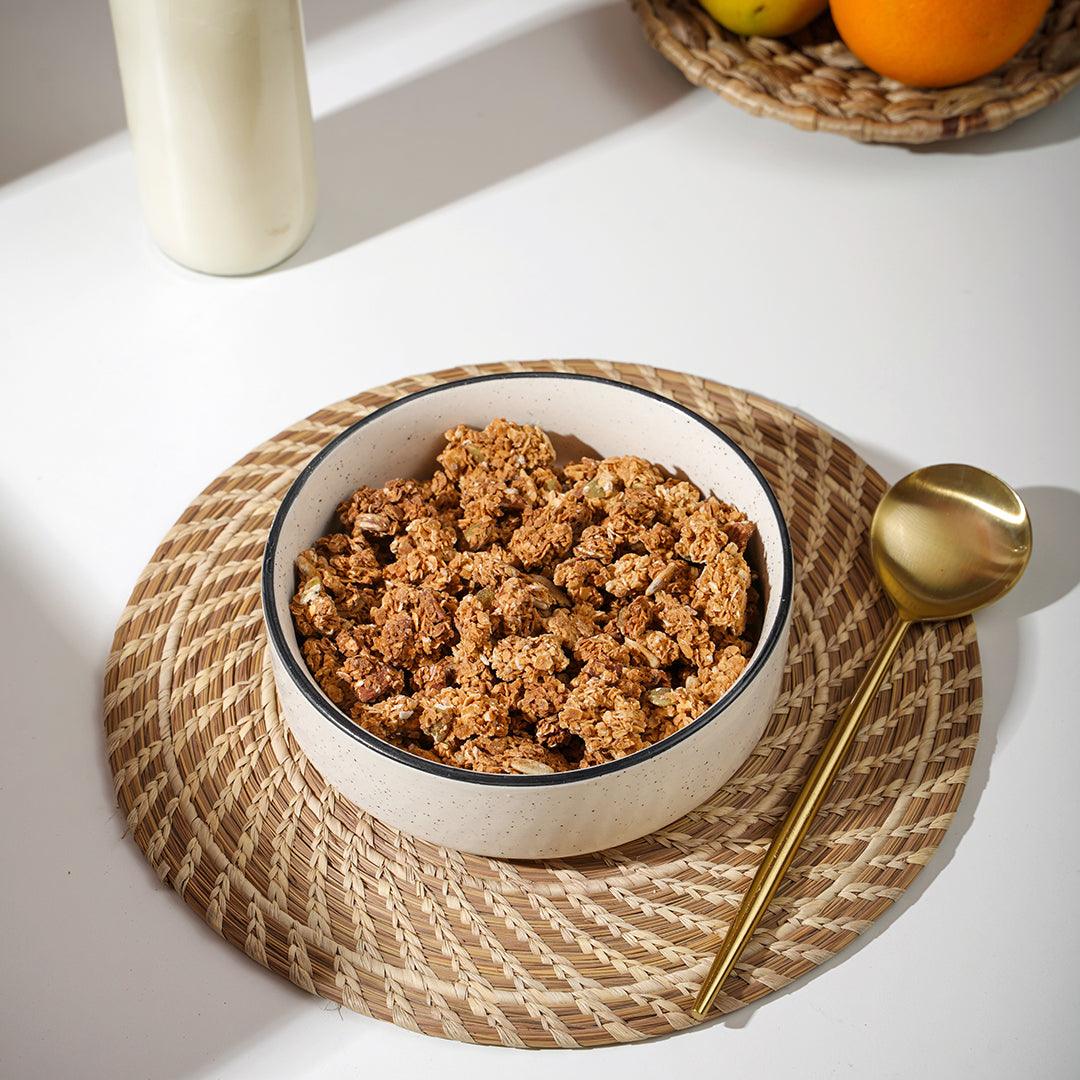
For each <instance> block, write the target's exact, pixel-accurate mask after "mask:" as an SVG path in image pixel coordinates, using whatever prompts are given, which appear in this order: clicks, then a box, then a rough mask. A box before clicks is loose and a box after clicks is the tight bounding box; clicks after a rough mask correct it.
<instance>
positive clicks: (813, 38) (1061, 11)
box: [630, 0, 1080, 143]
mask: <svg viewBox="0 0 1080 1080" xmlns="http://www.w3.org/2000/svg"><path fill="white" fill-rule="evenodd" d="M630 2H631V4H632V5H633V8H634V10H635V11H636V12H637V14H638V18H639V19H640V20H641V23H642V25H643V27H644V29H645V35H646V37H647V38H648V39H649V41H650V42H651V44H652V45H653V47H654V48H656V49H657V50H658V51H659V52H660V53H661V54H663V55H664V56H665V57H666V58H667V59H668V60H670V61H671V62H672V63H673V64H674V65H675V66H676V67H677V68H679V70H680V71H682V73H683V74H684V75H685V76H686V77H687V78H688V79H689V80H690V81H691V82H692V83H694V84H695V85H697V86H704V87H705V88H706V89H708V90H712V91H713V92H714V93H717V94H719V95H720V96H721V97H722V98H726V99H727V100H728V101H730V102H732V103H733V104H735V105H738V106H740V108H743V109H746V110H747V112H751V113H753V114H754V115H755V116H771V117H774V118H776V119H777V120H785V121H787V123H789V124H794V125H795V127H798V128H803V129H805V130H809V131H831V132H835V133H836V134H839V135H847V136H848V137H849V138H852V139H858V140H860V141H862V142H883V143H930V142H939V141H941V140H943V139H959V138H962V137H963V136H965V135H975V134H977V133H979V132H983V131H997V130H999V129H1000V128H1003V127H1007V126H1008V125H1009V124H1011V123H1012V122H1013V121H1014V120H1019V119H1020V118H1021V117H1024V116H1028V115H1029V114H1031V113H1033V112H1036V111H1037V110H1039V109H1041V108H1043V107H1044V106H1046V105H1049V104H1051V103H1052V102H1054V101H1057V100H1058V98H1060V97H1061V96H1062V95H1063V94H1065V93H1066V92H1067V91H1068V90H1070V89H1071V88H1072V87H1074V86H1075V85H1076V84H1077V82H1080V0H1055V3H1054V4H1053V5H1052V6H1051V8H1050V11H1049V12H1048V13H1047V16H1046V19H1045V20H1044V21H1043V24H1042V26H1041V27H1040V29H1039V31H1038V32H1037V33H1036V34H1035V36H1034V37H1033V38H1032V39H1031V41H1030V42H1028V44H1027V45H1026V46H1025V47H1024V49H1022V50H1021V51H1020V53H1018V54H1017V55H1016V56H1014V57H1013V59H1012V60H1010V61H1009V62H1008V63H1007V64H1005V65H1004V66H1003V67H1000V68H998V69H997V70H996V71H994V72H992V73H991V74H990V75H987V76H984V77H983V78H981V79H976V80H975V81H974V82H970V83H965V84H964V85H963V86H951V87H947V88H945V89H942V90H919V89H915V88H913V87H910V86H904V85H903V84H902V83H898V82H896V81H895V80H893V79H886V78H883V77H882V76H880V75H877V74H875V73H874V72H873V71H870V70H868V69H867V68H865V67H863V66H862V64H860V63H859V61H858V60H856V59H855V57H854V56H853V55H852V54H851V53H850V52H849V51H848V49H847V47H846V46H845V45H844V43H843V42H842V41H841V40H840V36H839V35H838V34H837V32H836V27H835V26H833V24H832V20H831V19H829V17H828V16H827V15H826V16H823V17H822V18H820V19H817V20H815V22H813V23H812V24H811V25H810V26H809V27H808V28H807V29H806V30H804V31H802V32H801V33H799V34H796V35H794V36H793V37H791V38H779V39H775V40H773V39H771V38H761V37H751V38H746V37H742V36H740V35H739V34H734V33H732V32H731V31H729V30H725V29H724V28H723V27H722V26H720V24H719V23H717V22H716V21H715V20H714V19H713V18H712V17H711V16H710V15H709V14H708V13H707V12H705V11H704V9H702V8H701V7H700V5H699V4H698V3H697V0H630Z"/></svg>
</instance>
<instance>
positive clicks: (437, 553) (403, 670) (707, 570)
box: [290, 420, 757, 776]
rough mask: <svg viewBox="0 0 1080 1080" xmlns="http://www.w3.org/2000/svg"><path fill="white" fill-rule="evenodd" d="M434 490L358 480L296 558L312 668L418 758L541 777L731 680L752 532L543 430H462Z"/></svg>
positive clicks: (653, 727)
mask: <svg viewBox="0 0 1080 1080" xmlns="http://www.w3.org/2000/svg"><path fill="white" fill-rule="evenodd" d="M438 466H439V467H438V469H437V470H436V471H435V473H434V475H433V476H432V477H431V479H430V480H423V481H418V480H392V481H391V482H390V483H388V484H385V485H384V486H383V487H380V488H370V487H362V488H359V489H358V490H357V491H355V492H354V493H353V494H352V495H351V496H350V497H349V498H348V499H346V500H345V501H344V502H342V504H341V505H340V506H339V507H338V509H337V522H336V523H335V524H336V525H337V526H338V527H339V528H338V531H335V532H332V533H330V534H328V535H327V536H323V537H320V538H319V539H318V540H316V541H315V543H314V544H313V545H312V546H311V547H310V548H309V549H308V550H306V551H304V552H303V553H302V554H301V555H300V556H299V557H298V558H297V560H296V570H297V589H296V593H295V595H294V596H293V598H292V602H291V605H290V609H291V611H292V615H293V619H294V621H295V624H296V630H297V634H298V636H299V638H300V640H301V651H302V653H303V656H304V660H305V661H306V662H307V665H308V667H309V668H310V669H311V672H312V674H313V675H314V677H315V680H316V681H317V683H318V684H319V686H320V687H321V688H322V690H323V692H324V693H325V694H326V696H327V697H328V698H329V699H330V700H331V701H332V702H333V703H334V704H335V705H337V706H338V707H339V708H340V709H342V710H344V711H345V712H346V713H348V715H349V716H350V717H351V718H352V719H353V721H354V722H355V723H357V724H359V725H360V726H362V727H364V728H366V729H367V730H369V731H371V732H372V733H374V734H375V735H377V736H379V737H380V738H382V739H386V740H387V741H389V742H392V743H394V744H395V745H397V746H399V747H402V748H403V749H405V750H408V751H410V752H412V753H415V754H418V755H420V756H422V757H425V758H429V759H431V760H434V761H439V762H442V763H444V764H447V765H454V766H457V767H459V768H463V769H473V770H477V771H481V772H494V773H513V774H518V775H537V776H538V775H546V774H549V773H555V772H564V771H566V770H568V769H575V768H581V767H585V766H589V765H597V764H600V763H602V762H605V761H612V760H614V759H616V758H619V757H622V756H624V755H626V754H631V753H633V752H634V751H636V750H641V749H642V748H644V747H646V746H649V745H651V744H652V743H655V742H657V741H658V740H660V739H663V738H666V737H667V736H669V735H671V734H673V733H674V732H676V731H678V730H679V729H680V728H682V727H685V726H686V725H687V724H689V723H691V722H692V721H693V720H694V719H695V718H696V717H697V716H699V715H700V714H701V713H702V712H703V711H704V710H705V709H706V708H708V706H709V705H711V704H712V703H713V702H714V701H716V700H717V699H718V698H719V697H720V696H721V695H722V694H723V693H724V692H725V691H726V690H727V689H728V688H729V687H730V686H731V685H732V684H733V683H734V682H735V680H736V679H737V678H738V677H739V675H740V674H741V673H742V671H743V669H744V668H745V667H746V663H747V658H748V657H749V655H750V652H751V649H752V646H753V640H754V633H755V630H754V627H755V620H756V608H757V593H756V590H755V588H754V577H753V574H752V572H751V569H750V567H749V565H748V564H747V561H746V557H745V552H746V546H747V544H748V542H749V541H750V539H751V537H752V536H753V533H754V525H753V523H752V522H751V521H748V520H747V518H746V516H745V515H744V514H743V513H742V512H741V511H739V510H738V509H736V508H735V507H734V506H731V505H730V504H728V503H725V502H722V501H721V500H719V499H716V498H714V497H711V496H709V497H705V496H703V495H702V493H701V492H700V491H699V490H698V489H697V488H696V487H694V486H693V484H691V483H689V482H688V481H686V480H677V479H674V478H672V477H670V476H668V475H667V474H666V473H664V472H663V470H662V469H660V468H659V466H657V465H654V464H652V463H650V462H648V461H643V460H642V459H641V458H637V457H629V456H627V457H617V458H607V459H604V460H602V461H598V460H595V459H592V458H588V457H586V458H582V459H581V460H579V461H575V462H572V463H570V464H568V465H565V466H563V467H561V468H560V467H558V466H557V465H556V455H555V450H554V447H553V446H552V444H551V440H550V439H549V438H548V436H547V435H546V434H545V433H544V432H543V431H542V430H541V429H540V428H538V427H534V426H532V425H529V424H515V423H510V422H509V421H507V420H493V421H492V422H491V423H490V424H488V426H487V427H486V428H484V429H483V430H482V431H477V430H474V429H472V428H469V427H466V426H465V425H459V426H457V427H455V428H453V429H452V430H450V431H448V432H447V433H446V447H445V449H444V450H443V452H442V453H441V454H440V455H439V457H438Z"/></svg>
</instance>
